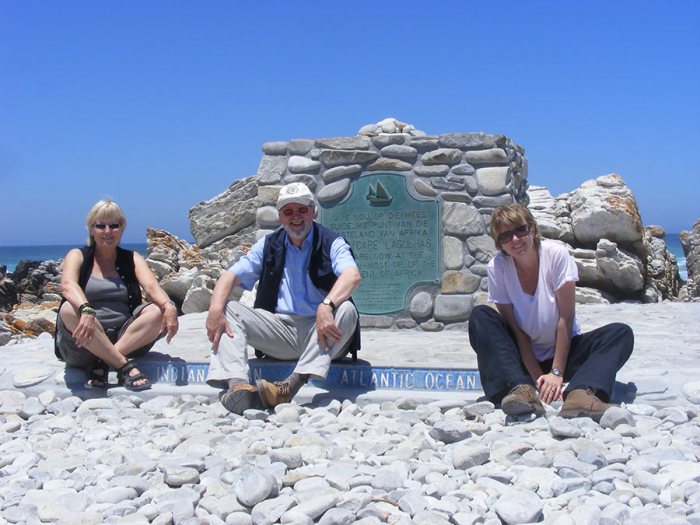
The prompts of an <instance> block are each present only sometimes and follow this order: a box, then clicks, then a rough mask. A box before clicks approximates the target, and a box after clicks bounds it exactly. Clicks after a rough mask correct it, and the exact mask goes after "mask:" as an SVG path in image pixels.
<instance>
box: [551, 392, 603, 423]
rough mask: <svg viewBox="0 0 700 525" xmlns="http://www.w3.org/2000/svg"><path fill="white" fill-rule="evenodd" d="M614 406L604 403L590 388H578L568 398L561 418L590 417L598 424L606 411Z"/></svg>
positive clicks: (562, 408)
mask: <svg viewBox="0 0 700 525" xmlns="http://www.w3.org/2000/svg"><path fill="white" fill-rule="evenodd" d="M614 406H616V405H613V404H610V403H604V402H602V401H601V400H600V399H599V398H598V396H596V395H595V394H594V393H593V390H591V389H590V388H585V389H584V388H577V389H576V390H572V391H571V392H569V394H568V395H567V396H566V399H565V400H564V405H563V406H562V407H561V410H560V411H559V416H560V417H565V418H567V419H571V418H574V417H590V418H591V419H592V420H593V421H595V422H598V421H600V418H601V417H602V416H603V414H604V413H605V411H606V410H607V409H608V408H610V407H614Z"/></svg>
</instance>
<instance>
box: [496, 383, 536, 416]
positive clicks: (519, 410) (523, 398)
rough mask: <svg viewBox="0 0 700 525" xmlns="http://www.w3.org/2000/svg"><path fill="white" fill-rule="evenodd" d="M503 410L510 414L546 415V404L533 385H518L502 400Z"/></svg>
mask: <svg viewBox="0 0 700 525" xmlns="http://www.w3.org/2000/svg"><path fill="white" fill-rule="evenodd" d="M501 410H503V412H505V414H506V415H508V416H519V415H522V414H532V413H534V414H535V415H538V416H542V415H544V406H542V401H540V398H539V397H537V393H536V392H535V389H534V387H533V386H532V385H517V386H515V387H513V389H512V390H511V391H510V392H509V393H508V395H507V396H506V397H504V398H503V401H501Z"/></svg>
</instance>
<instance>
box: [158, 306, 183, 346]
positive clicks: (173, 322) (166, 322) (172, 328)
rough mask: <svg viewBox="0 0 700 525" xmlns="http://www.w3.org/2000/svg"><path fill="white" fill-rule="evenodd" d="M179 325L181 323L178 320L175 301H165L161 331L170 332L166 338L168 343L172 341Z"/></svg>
mask: <svg viewBox="0 0 700 525" xmlns="http://www.w3.org/2000/svg"><path fill="white" fill-rule="evenodd" d="M179 326H180V324H179V322H178V320H177V308H175V305H174V304H173V303H165V306H164V307H163V322H162V323H161V327H160V331H161V333H162V332H166V331H167V332H168V335H167V336H166V338H165V340H166V341H167V342H168V343H170V341H172V339H173V337H175V334H176V333H177V329H178V328H179Z"/></svg>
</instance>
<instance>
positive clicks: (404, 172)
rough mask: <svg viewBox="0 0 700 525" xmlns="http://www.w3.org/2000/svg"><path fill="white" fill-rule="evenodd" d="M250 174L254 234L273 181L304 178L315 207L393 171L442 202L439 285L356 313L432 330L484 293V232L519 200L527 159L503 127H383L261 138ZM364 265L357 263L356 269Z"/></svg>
mask: <svg viewBox="0 0 700 525" xmlns="http://www.w3.org/2000/svg"><path fill="white" fill-rule="evenodd" d="M262 149H263V152H264V156H263V158H262V160H261V161H260V165H259V168H258V172H257V176H256V177H255V178H254V180H255V183H256V184H257V185H258V193H257V200H258V201H259V202H258V204H259V207H258V208H257V211H256V214H255V229H256V232H255V238H256V239H258V238H260V237H261V236H264V235H266V234H267V233H269V232H270V231H273V230H274V229H275V228H277V227H278V226H279V220H278V216H277V210H276V207H275V202H276V199H277V194H278V192H279V189H280V188H281V187H282V186H283V185H285V184H289V183H291V182H303V183H305V184H306V185H307V186H308V187H309V188H310V189H311V190H312V191H313V192H314V193H315V195H316V198H317V200H318V202H319V205H320V206H321V207H326V206H332V205H334V204H337V203H339V202H341V201H343V199H345V198H346V197H347V196H348V195H349V193H350V191H351V187H352V185H353V183H354V182H355V181H357V180H358V179H359V178H360V177H362V176H364V175H371V174H376V173H379V172H382V173H391V174H398V175H401V176H403V177H404V178H405V181H406V186H407V188H408V189H409V193H414V194H415V196H416V197H417V198H420V199H435V200H436V201H437V202H438V203H439V205H440V207H441V209H440V217H441V224H440V230H441V232H442V235H441V240H440V242H441V246H440V250H441V258H440V266H441V267H440V275H441V278H440V281H439V283H436V284H434V283H431V284H420V285H417V286H416V287H415V288H414V289H413V290H411V291H410V292H409V295H408V297H407V301H406V308H405V309H404V310H402V311H399V312H393V313H390V314H387V315H363V316H362V324H363V325H365V326H374V327H384V328H390V327H398V328H411V327H415V326H418V325H420V326H421V328H423V329H425V330H440V329H442V328H443V327H445V326H446V325H451V324H455V323H461V322H465V321H467V320H468V319H469V315H470V313H471V310H472V308H473V306H474V305H475V304H477V303H483V302H485V301H486V290H487V286H486V265H487V263H488V261H489V260H490V259H491V257H492V256H493V255H494V254H495V252H496V249H495V246H494V243H493V241H492V239H491V237H490V235H489V231H488V221H489V216H490V213H491V211H492V210H493V209H494V208H496V207H498V206H502V205H505V204H510V203H512V202H514V201H519V202H523V201H524V202H525V203H526V200H527V194H526V189H527V160H526V157H525V155H524V150H523V148H522V147H520V146H519V145H517V144H516V143H514V142H513V141H512V140H511V139H509V138H507V137H505V136H503V135H491V134H486V133H449V134H442V135H425V134H421V133H420V132H416V131H415V130H411V132H410V133H381V134H374V133H370V134H369V135H358V136H356V137H338V138H326V139H315V140H310V139H297V140H290V141H288V142H268V143H265V144H264V145H263V147H262ZM360 270H361V271H362V268H360Z"/></svg>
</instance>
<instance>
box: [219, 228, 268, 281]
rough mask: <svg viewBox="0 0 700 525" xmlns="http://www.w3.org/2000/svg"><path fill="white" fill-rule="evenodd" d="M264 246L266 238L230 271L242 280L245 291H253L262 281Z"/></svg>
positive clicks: (254, 246)
mask: <svg viewBox="0 0 700 525" xmlns="http://www.w3.org/2000/svg"><path fill="white" fill-rule="evenodd" d="M264 246H265V237H263V238H261V239H260V240H258V242H256V243H255V244H254V245H253V247H252V248H251V249H250V251H248V253H247V254H245V255H244V256H243V257H241V258H240V259H239V260H238V261H236V262H235V263H234V264H233V265H232V266H231V267H230V268H229V269H228V271H229V272H233V273H234V274H236V276H237V277H238V278H239V279H240V287H241V288H243V289H244V290H252V289H253V287H254V286H255V283H256V282H258V279H260V272H261V271H262V263H263V248H264Z"/></svg>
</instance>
